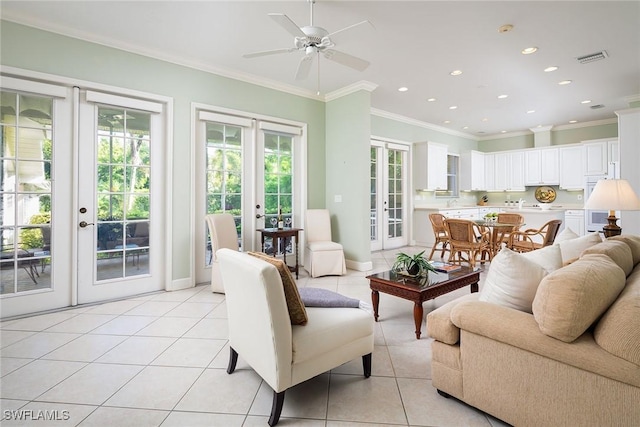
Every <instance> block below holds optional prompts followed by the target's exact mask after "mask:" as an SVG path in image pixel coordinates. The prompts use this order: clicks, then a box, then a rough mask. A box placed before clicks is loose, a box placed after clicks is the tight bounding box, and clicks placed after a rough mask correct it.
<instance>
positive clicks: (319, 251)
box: [304, 209, 347, 277]
mask: <svg viewBox="0 0 640 427" xmlns="http://www.w3.org/2000/svg"><path fill="white" fill-rule="evenodd" d="M304 228H305V234H306V238H307V239H306V240H307V243H306V247H305V252H304V268H305V270H307V271H308V272H309V274H310V275H311V277H319V276H329V275H337V276H341V275H343V274H345V273H346V272H347V267H346V264H345V261H344V251H343V249H342V245H341V244H340V243H336V242H333V241H331V218H330V215H329V211H328V210H327V209H308V210H307V212H306V213H305V225H304Z"/></svg>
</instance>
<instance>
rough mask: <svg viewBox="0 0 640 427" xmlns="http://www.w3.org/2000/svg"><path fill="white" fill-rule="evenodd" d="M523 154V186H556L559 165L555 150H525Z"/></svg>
mask: <svg viewBox="0 0 640 427" xmlns="http://www.w3.org/2000/svg"><path fill="white" fill-rule="evenodd" d="M524 154H525V162H524V164H525V185H558V184H559V183H560V163H559V161H560V160H559V152H558V149H557V148H542V149H536V150H527V151H525V152H524Z"/></svg>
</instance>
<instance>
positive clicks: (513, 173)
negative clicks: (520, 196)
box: [494, 150, 525, 191]
mask: <svg viewBox="0 0 640 427" xmlns="http://www.w3.org/2000/svg"><path fill="white" fill-rule="evenodd" d="M494 166H495V167H494V170H495V188H494V190H503V191H525V184H524V169H525V166H524V152H523V151H520V150H515V151H507V152H501V153H495V165H494Z"/></svg>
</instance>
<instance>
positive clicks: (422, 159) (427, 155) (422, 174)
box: [413, 142, 448, 191]
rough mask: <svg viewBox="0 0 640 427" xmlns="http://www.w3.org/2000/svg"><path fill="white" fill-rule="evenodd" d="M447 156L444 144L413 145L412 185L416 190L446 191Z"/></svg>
mask: <svg viewBox="0 0 640 427" xmlns="http://www.w3.org/2000/svg"><path fill="white" fill-rule="evenodd" d="M447 155H448V150H447V146H446V145H444V144H436V143H433V142H429V143H417V144H414V146H413V185H414V188H415V189H416V190H430V191H434V190H446V189H447Z"/></svg>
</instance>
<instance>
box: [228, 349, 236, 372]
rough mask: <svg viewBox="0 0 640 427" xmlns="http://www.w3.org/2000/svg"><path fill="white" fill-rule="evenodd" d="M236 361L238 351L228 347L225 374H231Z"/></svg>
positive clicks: (234, 368)
mask: <svg viewBox="0 0 640 427" xmlns="http://www.w3.org/2000/svg"><path fill="white" fill-rule="evenodd" d="M236 363H238V352H237V351H235V350H234V349H233V347H229V364H228V365H227V374H232V373H233V371H235V370H236Z"/></svg>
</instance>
